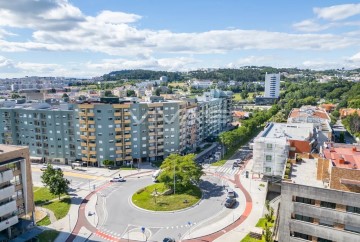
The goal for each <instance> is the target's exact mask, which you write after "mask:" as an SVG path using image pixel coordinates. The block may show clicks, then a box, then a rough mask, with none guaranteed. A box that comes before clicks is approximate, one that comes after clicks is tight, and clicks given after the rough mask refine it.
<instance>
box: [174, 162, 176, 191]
mask: <svg viewBox="0 0 360 242" xmlns="http://www.w3.org/2000/svg"><path fill="white" fill-rule="evenodd" d="M175 166H176V163H175V160H174V195H175V186H176V179H175Z"/></svg>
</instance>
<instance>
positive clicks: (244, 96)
mask: <svg viewBox="0 0 360 242" xmlns="http://www.w3.org/2000/svg"><path fill="white" fill-rule="evenodd" d="M240 96H241V98H242V99H246V98H248V97H249V92H248V91H246V90H245V91H242V92H241V93H240Z"/></svg>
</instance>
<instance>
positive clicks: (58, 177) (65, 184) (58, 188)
mask: <svg viewBox="0 0 360 242" xmlns="http://www.w3.org/2000/svg"><path fill="white" fill-rule="evenodd" d="M41 180H42V182H43V183H44V184H45V186H46V187H47V188H48V189H49V191H50V193H51V194H53V195H57V196H59V200H60V195H61V194H64V193H67V190H68V189H69V184H70V182H69V181H68V180H67V179H66V178H64V173H63V171H62V170H61V169H54V168H53V167H52V165H48V167H47V168H46V170H45V171H44V173H43V174H42V175H41Z"/></svg>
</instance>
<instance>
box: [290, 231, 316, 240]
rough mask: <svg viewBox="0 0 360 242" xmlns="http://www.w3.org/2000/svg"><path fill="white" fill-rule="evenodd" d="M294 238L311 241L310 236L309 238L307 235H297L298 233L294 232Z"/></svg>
mask: <svg viewBox="0 0 360 242" xmlns="http://www.w3.org/2000/svg"><path fill="white" fill-rule="evenodd" d="M294 237H297V238H302V239H306V240H312V237H311V236H309V235H307V234H302V233H298V232H294Z"/></svg>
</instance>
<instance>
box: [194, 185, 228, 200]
mask: <svg viewBox="0 0 360 242" xmlns="http://www.w3.org/2000/svg"><path fill="white" fill-rule="evenodd" d="M200 188H201V189H202V191H203V193H204V196H203V199H209V198H211V197H221V196H222V195H224V193H225V190H224V187H223V186H220V185H218V184H216V183H213V182H209V181H202V182H201V184H200Z"/></svg>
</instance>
